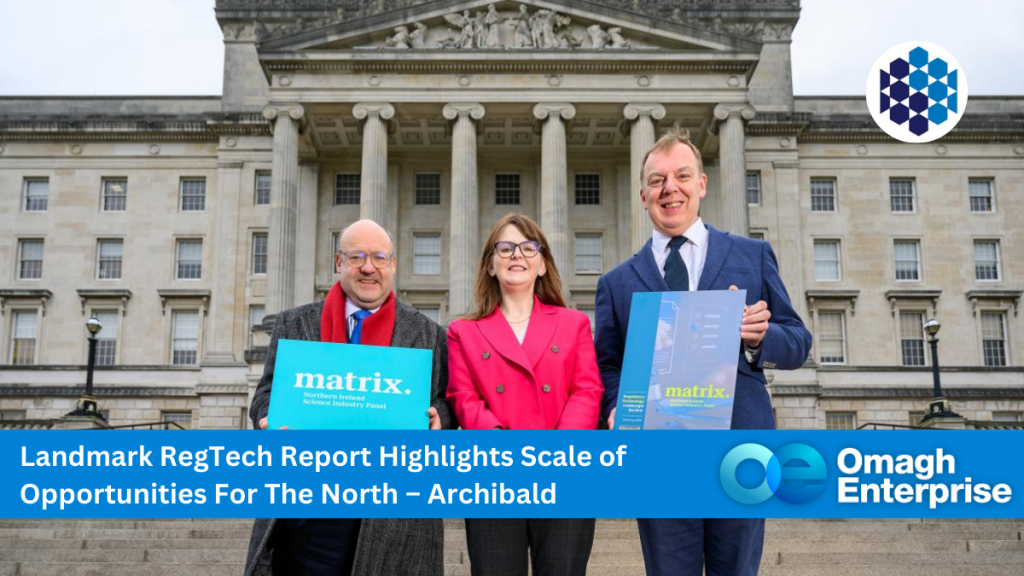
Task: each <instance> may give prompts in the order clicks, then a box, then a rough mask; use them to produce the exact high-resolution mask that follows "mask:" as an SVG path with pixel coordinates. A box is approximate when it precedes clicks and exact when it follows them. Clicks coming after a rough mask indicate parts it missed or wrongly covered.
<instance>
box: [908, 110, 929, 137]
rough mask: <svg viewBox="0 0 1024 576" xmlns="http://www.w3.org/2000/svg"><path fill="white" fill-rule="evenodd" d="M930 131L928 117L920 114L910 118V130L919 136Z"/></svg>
mask: <svg viewBox="0 0 1024 576" xmlns="http://www.w3.org/2000/svg"><path fill="white" fill-rule="evenodd" d="M927 131H928V119H927V118H925V117H924V116H921V115H920V114H918V115H917V116H914V117H913V118H911V119H910V132H911V133H912V134H915V135H917V136H920V135H921V134H924V133H925V132H927Z"/></svg>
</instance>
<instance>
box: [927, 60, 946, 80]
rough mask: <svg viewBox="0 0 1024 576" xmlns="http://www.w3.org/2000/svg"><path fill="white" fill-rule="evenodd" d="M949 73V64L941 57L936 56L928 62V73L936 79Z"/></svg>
mask: <svg viewBox="0 0 1024 576" xmlns="http://www.w3.org/2000/svg"><path fill="white" fill-rule="evenodd" d="M948 73H949V64H946V61H945V60H943V59H942V58H936V59H935V60H932V61H931V62H929V63H928V75H929V76H931V77H932V78H935V79H936V80H938V79H939V78H942V77H944V76H945V75H946V74H948Z"/></svg>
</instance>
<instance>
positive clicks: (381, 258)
mask: <svg viewBox="0 0 1024 576" xmlns="http://www.w3.org/2000/svg"><path fill="white" fill-rule="evenodd" d="M338 254H340V255H341V263H342V264H345V265H347V266H348V267H350V268H362V267H363V266H364V265H366V260H367V258H369V260H370V262H371V263H373V267H374V268H376V269H378V270H382V269H384V268H387V267H388V266H390V265H391V261H392V260H394V258H395V255H394V254H391V253H389V252H363V251H362V250H349V251H347V252H338Z"/></svg>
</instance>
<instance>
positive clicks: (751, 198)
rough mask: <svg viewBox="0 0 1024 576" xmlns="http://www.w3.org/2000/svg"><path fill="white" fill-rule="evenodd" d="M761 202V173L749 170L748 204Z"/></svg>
mask: <svg viewBox="0 0 1024 576" xmlns="http://www.w3.org/2000/svg"><path fill="white" fill-rule="evenodd" d="M760 203H761V173H760V172H747V204H750V205H752V206H754V205H757V204H760Z"/></svg>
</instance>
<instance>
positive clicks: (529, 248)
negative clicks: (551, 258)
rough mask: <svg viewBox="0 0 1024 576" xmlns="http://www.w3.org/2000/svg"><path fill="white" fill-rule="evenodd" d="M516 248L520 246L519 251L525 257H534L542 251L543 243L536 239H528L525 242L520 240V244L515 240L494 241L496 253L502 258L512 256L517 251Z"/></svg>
mask: <svg viewBox="0 0 1024 576" xmlns="http://www.w3.org/2000/svg"><path fill="white" fill-rule="evenodd" d="M516 248H519V251H520V252H521V253H522V254H523V256H524V257H526V258H533V257H534V256H536V255H537V253H538V252H540V249H541V245H540V242H537V241H535V240H527V241H525V242H520V243H519V244H516V243H515V242H495V243H494V251H495V253H497V254H498V256H501V257H502V258H511V257H512V255H513V254H515V253H516Z"/></svg>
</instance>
